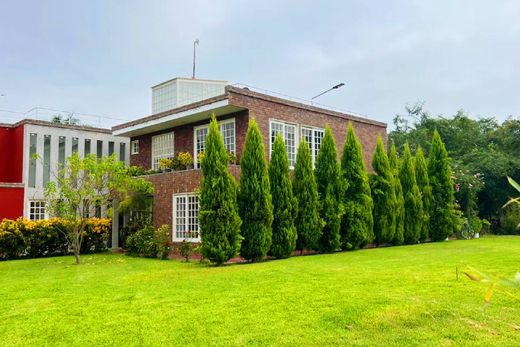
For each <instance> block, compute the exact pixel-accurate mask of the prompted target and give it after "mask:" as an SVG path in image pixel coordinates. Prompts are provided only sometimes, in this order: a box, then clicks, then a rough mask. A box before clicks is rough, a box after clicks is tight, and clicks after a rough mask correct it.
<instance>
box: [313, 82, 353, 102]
mask: <svg viewBox="0 0 520 347" xmlns="http://www.w3.org/2000/svg"><path fill="white" fill-rule="evenodd" d="M344 85H345V83H343V82H342V83H339V84H336V85H335V86H334V87H332V88H329V89H327V90H326V91H324V92H321V93H319V94H318V95H316V96H313V97H312V99H311V101H314V99H316V98H317V97H319V96H322V95H323V94H325V93H328V92H330V91H331V90H334V89H338V88H341V87H343V86H344Z"/></svg>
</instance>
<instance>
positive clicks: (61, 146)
mask: <svg viewBox="0 0 520 347" xmlns="http://www.w3.org/2000/svg"><path fill="white" fill-rule="evenodd" d="M65 143H66V139H65V136H60V138H59V141H58V163H59V164H60V169H62V168H63V166H65Z"/></svg>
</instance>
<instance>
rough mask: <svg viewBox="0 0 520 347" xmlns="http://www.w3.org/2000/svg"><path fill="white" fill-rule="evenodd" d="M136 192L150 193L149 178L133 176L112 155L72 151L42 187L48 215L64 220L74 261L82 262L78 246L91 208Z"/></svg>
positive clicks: (124, 197)
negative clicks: (52, 177) (79, 153)
mask: <svg viewBox="0 0 520 347" xmlns="http://www.w3.org/2000/svg"><path fill="white" fill-rule="evenodd" d="M135 191H139V192H141V193H143V194H145V195H150V194H152V193H153V187H152V185H151V183H150V182H148V181H145V180H143V179H140V178H132V177H131V175H130V174H129V172H128V170H127V168H126V167H125V164H124V163H123V162H121V161H119V160H117V159H116V157H115V156H110V157H103V158H97V157H96V156H95V155H92V154H91V155H87V156H86V157H85V158H80V157H79V155H78V153H76V152H75V153H73V154H72V156H70V157H69V158H68V159H67V161H66V163H65V164H64V165H63V166H61V167H60V168H59V169H58V172H57V174H56V177H55V180H53V181H51V182H49V183H48V184H47V186H46V187H45V192H44V193H45V203H46V208H47V210H48V211H49V214H50V215H51V216H53V217H59V218H63V219H64V220H65V221H66V223H65V224H66V225H67V230H64V234H65V236H66V238H67V242H68V244H69V247H70V248H71V249H72V252H73V253H74V257H75V259H76V264H78V265H79V264H80V263H81V258H80V252H81V245H82V243H83V237H84V235H85V234H86V231H85V228H86V226H87V223H88V219H87V217H88V216H89V215H90V213H91V210H92V209H94V208H95V206H109V205H112V201H113V200H114V199H118V200H122V201H125V200H127V199H130V197H131V196H132V195H133V192H135Z"/></svg>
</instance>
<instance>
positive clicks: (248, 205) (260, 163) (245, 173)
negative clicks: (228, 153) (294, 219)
mask: <svg viewBox="0 0 520 347" xmlns="http://www.w3.org/2000/svg"><path fill="white" fill-rule="evenodd" d="M240 169H241V171H240V189H239V192H238V196H237V200H238V211H239V213H240V218H241V219H242V226H241V228H240V230H241V233H242V237H243V240H242V246H241V248H240V255H241V256H242V257H243V258H244V259H247V260H249V261H257V260H262V259H263V258H264V257H265V256H266V255H267V252H268V251H269V249H270V247H271V238H272V229H271V224H272V223H273V206H272V203H271V191H270V190H271V187H270V185H269V173H268V171H267V161H266V159H265V150H264V145H263V143H262V134H260V130H259V129H258V125H257V124H256V121H255V120H254V119H251V120H250V121H249V127H248V129H247V134H246V140H245V144H244V150H243V152H242V160H241V162H240ZM287 169H288V168H287Z"/></svg>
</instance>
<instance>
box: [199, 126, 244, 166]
mask: <svg viewBox="0 0 520 347" xmlns="http://www.w3.org/2000/svg"><path fill="white" fill-rule="evenodd" d="M218 129H219V131H220V134H221V135H222V138H223V140H224V146H225V147H226V149H227V150H228V151H229V152H230V153H233V154H235V153H236V144H235V143H236V139H235V119H234V118H233V119H227V120H224V121H221V122H219V123H218ZM208 132H209V124H206V125H201V126H198V127H195V130H194V138H195V151H194V153H193V158H194V160H195V164H196V167H199V163H198V154H199V153H201V152H204V150H205V149H206V137H207V136H208Z"/></svg>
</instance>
